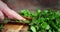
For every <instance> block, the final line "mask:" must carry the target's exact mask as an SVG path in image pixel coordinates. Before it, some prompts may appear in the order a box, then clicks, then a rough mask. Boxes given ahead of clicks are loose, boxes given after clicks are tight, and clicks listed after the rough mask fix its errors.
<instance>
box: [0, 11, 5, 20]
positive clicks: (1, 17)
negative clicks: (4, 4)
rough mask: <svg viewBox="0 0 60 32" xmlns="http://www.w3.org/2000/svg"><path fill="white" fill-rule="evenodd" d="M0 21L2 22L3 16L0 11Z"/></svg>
mask: <svg viewBox="0 0 60 32" xmlns="http://www.w3.org/2000/svg"><path fill="white" fill-rule="evenodd" d="M0 20H4V15H3V13H2V12H1V11H0Z"/></svg>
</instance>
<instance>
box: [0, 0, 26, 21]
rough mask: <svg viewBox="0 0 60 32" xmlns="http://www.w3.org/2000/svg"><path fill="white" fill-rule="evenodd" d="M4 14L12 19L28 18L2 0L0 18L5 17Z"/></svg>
mask: <svg viewBox="0 0 60 32" xmlns="http://www.w3.org/2000/svg"><path fill="white" fill-rule="evenodd" d="M4 14H5V15H6V16H7V17H8V18H10V19H17V20H26V19H25V18H23V17H22V16H20V15H19V14H18V13H16V12H15V11H13V10H12V9H10V8H9V7H8V6H7V5H6V4H5V3H4V2H2V1H1V0H0V19H4V16H5V15H4Z"/></svg>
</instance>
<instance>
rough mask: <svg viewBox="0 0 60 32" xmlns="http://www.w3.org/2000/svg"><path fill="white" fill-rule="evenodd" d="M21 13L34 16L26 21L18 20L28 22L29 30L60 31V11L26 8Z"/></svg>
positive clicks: (40, 31) (35, 31)
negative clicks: (30, 9)
mask: <svg viewBox="0 0 60 32" xmlns="http://www.w3.org/2000/svg"><path fill="white" fill-rule="evenodd" d="M19 14H20V15H22V16H24V17H29V18H32V20H31V21H30V20H28V19H27V20H26V21H17V20H16V21H17V22H24V23H27V24H28V25H29V29H28V32H60V11H54V10H53V9H49V10H40V9H37V10H36V11H35V12H34V11H33V12H31V11H29V10H26V9H24V10H21V11H20V12H19ZM6 21H8V20H6ZM1 27H2V26H1Z"/></svg>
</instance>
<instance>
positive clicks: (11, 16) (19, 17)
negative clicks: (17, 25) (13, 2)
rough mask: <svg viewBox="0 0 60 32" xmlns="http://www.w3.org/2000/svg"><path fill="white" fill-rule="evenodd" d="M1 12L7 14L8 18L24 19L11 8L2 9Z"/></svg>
mask: <svg viewBox="0 0 60 32" xmlns="http://www.w3.org/2000/svg"><path fill="white" fill-rule="evenodd" d="M3 12H4V13H5V14H6V15H7V16H8V18H10V19H14V18H15V19H18V20H26V19H25V18H23V17H22V16H20V15H19V14H18V13H16V12H15V11H13V10H11V9H7V10H3Z"/></svg>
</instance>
